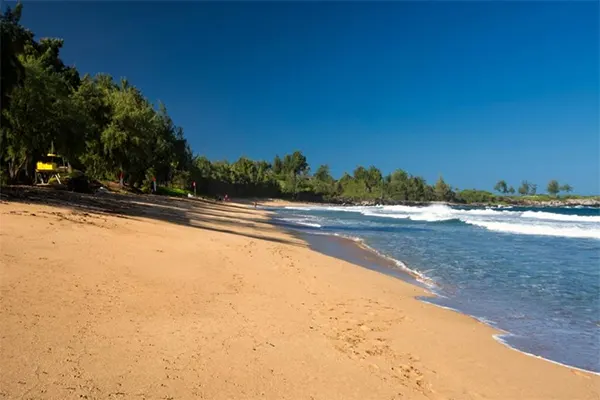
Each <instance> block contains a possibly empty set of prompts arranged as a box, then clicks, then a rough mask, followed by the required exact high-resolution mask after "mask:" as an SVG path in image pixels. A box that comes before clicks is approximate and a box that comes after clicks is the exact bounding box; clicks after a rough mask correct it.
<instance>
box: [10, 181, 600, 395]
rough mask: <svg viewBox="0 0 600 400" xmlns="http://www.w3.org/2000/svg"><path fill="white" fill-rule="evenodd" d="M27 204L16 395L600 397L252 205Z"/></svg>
mask: <svg viewBox="0 0 600 400" xmlns="http://www.w3.org/2000/svg"><path fill="white" fill-rule="evenodd" d="M28 196H29V197H28ZM28 196H24V197H21V198H16V199H15V198H9V201H8V202H7V201H3V202H2V204H0V262H1V269H0V296H1V298H0V300H1V304H0V319H1V323H2V325H1V335H0V337H1V342H0V345H1V346H0V366H1V371H0V372H1V373H0V398H6V399H82V398H83V399H197V398H200V399H202V398H204V399H256V398H264V399H323V400H332V399H344V400H348V399H455V400H458V399H502V400H507V399H527V400H533V399H568V400H576V399H598V398H600V377H599V376H597V375H592V374H589V373H584V372H580V371H576V370H573V369H570V368H567V367H563V366H560V365H556V364H552V363H550V362H547V361H544V360H541V359H537V358H534V357H529V356H526V355H523V354H521V353H519V352H517V351H514V350H511V349H509V348H507V347H506V346H503V345H501V344H499V343H498V342H497V341H495V340H494V339H493V338H492V335H493V334H494V333H496V332H495V331H494V330H493V329H492V328H490V327H488V326H486V325H484V324H482V323H479V322H477V321H476V320H474V319H472V318H470V317H467V316H464V315H461V314H458V313H455V312H452V311H449V310H444V309H441V308H438V307H435V306H433V305H429V304H425V303H422V302H419V301H417V300H415V299H414V297H415V296H418V295H423V294H426V293H425V292H424V291H423V290H422V289H420V288H418V287H416V286H413V285H410V284H408V283H406V282H403V281H401V280H399V279H395V278H392V277H390V276H386V275H384V274H381V273H378V272H375V271H371V270H367V269H365V268H361V267H358V266H356V265H352V264H350V263H347V262H345V261H341V260H338V259H335V258H331V257H328V256H325V255H322V254H320V253H316V252H314V251H312V250H310V249H308V248H307V246H306V244H305V243H303V242H302V241H301V240H299V239H297V238H294V237H293V236H291V235H289V234H287V233H285V232H282V231H280V230H277V229H276V228H275V227H273V226H272V225H270V224H269V223H268V216H267V214H266V213H265V212H264V211H261V210H255V209H254V208H252V207H251V206H245V205H234V204H223V203H210V202H205V201H197V200H173V199H160V200H159V199H157V198H152V196H135V197H134V196H119V195H109V194H107V195H104V197H101V198H100V197H97V198H92V197H89V196H84V195H74V194H69V195H68V196H67V197H64V198H54V199H48V198H47V196H46V195H45V194H44V193H42V194H40V195H37V196H34V197H35V198H34V199H33V200H31V195H28ZM5 199H6V198H5ZM42 203H47V204H42Z"/></svg>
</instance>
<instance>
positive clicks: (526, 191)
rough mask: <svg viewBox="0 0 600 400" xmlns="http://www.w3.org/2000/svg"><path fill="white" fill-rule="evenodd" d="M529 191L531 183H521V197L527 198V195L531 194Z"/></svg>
mask: <svg viewBox="0 0 600 400" xmlns="http://www.w3.org/2000/svg"><path fill="white" fill-rule="evenodd" d="M529 190H530V184H529V182H527V181H523V182H521V186H519V194H520V195H521V196H525V195H526V194H529Z"/></svg>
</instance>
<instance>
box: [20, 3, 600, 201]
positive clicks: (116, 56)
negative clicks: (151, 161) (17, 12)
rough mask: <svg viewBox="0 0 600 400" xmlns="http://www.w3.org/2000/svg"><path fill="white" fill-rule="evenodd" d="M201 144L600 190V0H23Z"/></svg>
mask: <svg viewBox="0 0 600 400" xmlns="http://www.w3.org/2000/svg"><path fill="white" fill-rule="evenodd" d="M24 4H25V7H24V15H23V20H22V22H23V24H24V25H26V26H27V27H28V28H30V29H32V30H33V31H34V32H35V33H36V35H37V37H38V38H39V37H47V36H52V37H61V38H64V39H65V47H64V50H63V52H62V58H63V60H64V61H65V62H66V63H68V64H75V65H76V66H77V67H78V69H79V70H80V71H81V72H84V73H85V72H89V73H96V72H106V73H110V74H111V75H113V76H115V77H116V78H117V79H118V78H119V77H127V78H128V79H129V81H130V82H131V83H133V84H134V85H135V86H137V87H139V88H140V89H142V91H143V92H144V93H145V94H146V96H148V97H149V98H150V99H151V100H152V101H157V100H161V101H163V102H164V103H165V104H166V106H167V108H168V109H169V113H170V114H171V115H172V116H173V118H174V120H175V122H176V123H177V124H178V125H180V126H182V127H183V128H184V130H185V133H186V136H187V138H188V140H189V141H190V144H191V146H192V148H193V150H194V152H196V153H200V154H204V155H206V156H208V157H209V158H211V159H230V160H234V159H237V158H238V157H239V156H241V155H245V156H248V157H251V158H260V159H269V160H271V159H272V158H273V156H274V155H275V154H280V155H283V154H285V153H288V152H292V151H294V150H296V149H299V150H302V151H303V152H304V153H305V154H306V156H307V157H308V161H309V163H310V164H311V165H312V167H313V169H316V167H317V166H318V164H321V163H328V164H329V165H330V166H331V169H332V172H333V173H334V175H337V176H339V175H341V173H342V172H343V171H346V170H348V171H351V170H352V169H354V168H355V167H356V166H357V165H359V164H362V165H365V166H368V165H371V164H375V165H376V166H378V167H380V168H381V169H382V170H383V172H384V173H388V172H391V171H392V170H394V169H395V168H403V169H405V170H407V171H408V172H410V173H413V174H415V175H421V176H423V177H425V178H426V179H427V180H428V181H430V182H433V181H435V180H436V179H437V177H438V176H439V175H440V174H442V175H443V176H444V178H445V179H446V181H448V182H449V183H451V184H452V185H453V186H456V187H459V188H472V187H476V188H482V189H488V190H491V188H492V187H493V185H494V183H495V182H496V181H497V180H498V179H506V180H507V181H508V182H509V183H510V184H513V185H515V187H516V186H517V185H518V183H519V182H520V181H521V180H523V179H527V180H529V181H531V182H535V183H537V184H538V186H539V187H540V188H541V187H545V186H546V183H547V182H548V180H549V179H552V178H556V179H558V180H559V181H560V182H568V183H570V184H571V185H573V186H574V187H575V189H576V192H580V193H592V192H594V193H600V133H599V118H600V117H599V111H598V110H599V96H600V90H599V47H600V45H599V26H598V15H599V14H598V13H599V5H598V2H595V1H590V2H559V1H547V2H525V1H523V2H500V1H497V2H489V1H481V2H475V1H464V2H448V1H443V2H441V1H440V2H400V1H399V2H382V3H373V2H371V3H368V2H348V3H343V2H320V3H317V2H304V3H301V2H298V3H292V2H240V3H233V2H221V3H218V2H213V3H209V2H181V3H175V2H170V3H169V2H163V3H161V2H111V3H103V2H82V3H72V2H66V1H62V2H25V3H24Z"/></svg>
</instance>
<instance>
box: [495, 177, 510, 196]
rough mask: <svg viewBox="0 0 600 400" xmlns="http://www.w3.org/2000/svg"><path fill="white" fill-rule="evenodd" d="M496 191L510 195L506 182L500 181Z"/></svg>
mask: <svg viewBox="0 0 600 400" xmlns="http://www.w3.org/2000/svg"><path fill="white" fill-rule="evenodd" d="M494 190H495V191H496V192H498V193H502V194H506V193H508V191H509V189H508V185H507V184H506V181H504V180H500V181H498V182H497V183H496V185H495V186H494Z"/></svg>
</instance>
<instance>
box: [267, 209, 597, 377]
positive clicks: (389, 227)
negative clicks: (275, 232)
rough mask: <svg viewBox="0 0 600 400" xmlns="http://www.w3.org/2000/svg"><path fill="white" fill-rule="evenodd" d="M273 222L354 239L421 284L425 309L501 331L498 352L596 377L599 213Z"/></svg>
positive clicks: (331, 215) (339, 216) (411, 212)
mask: <svg viewBox="0 0 600 400" xmlns="http://www.w3.org/2000/svg"><path fill="white" fill-rule="evenodd" d="M276 211H277V216H276V219H277V220H278V221H280V222H282V223H284V224H286V225H287V226H292V227H295V228H296V229H300V230H303V231H307V232H312V233H320V234H337V235H341V236H347V237H351V238H357V239H362V240H363V241H364V242H365V243H366V244H367V245H369V246H370V247H372V248H373V249H375V250H377V251H378V252H380V253H381V254H383V255H386V256H389V257H392V258H394V259H396V260H398V261H399V262H400V263H399V265H401V266H405V267H406V268H409V269H411V270H414V271H416V272H417V273H420V274H422V275H423V278H424V279H423V280H424V282H425V283H427V284H428V285H429V286H430V287H431V290H432V291H433V292H435V293H436V294H438V295H439V296H438V297H437V298H435V299H434V300H431V301H432V302H434V303H436V304H439V305H442V306H445V307H451V308H454V309H457V310H460V311H462V312H464V313H467V314H469V315H473V316H475V317H477V318H479V319H481V320H482V321H484V322H486V323H489V324H491V325H493V326H495V327H497V328H500V329H502V330H504V331H506V332H507V333H508V334H507V335H504V336H502V337H501V340H502V341H504V342H505V343H506V344H508V345H510V346H512V347H514V348H516V349H519V350H522V351H525V352H527V353H532V354H535V355H538V356H541V357H544V358H547V359H550V360H553V361H557V362H560V363H563V364H567V365H570V366H574V367H578V368H582V369H586V370H590V371H595V372H600V210H598V209H593V208H544V209H536V208H503V209H499V208H495V209H482V208H466V207H462V208H458V207H453V208H451V207H447V206H438V205H436V206H429V207H406V206H385V207H294V208H279V209H277V210H276Z"/></svg>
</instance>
